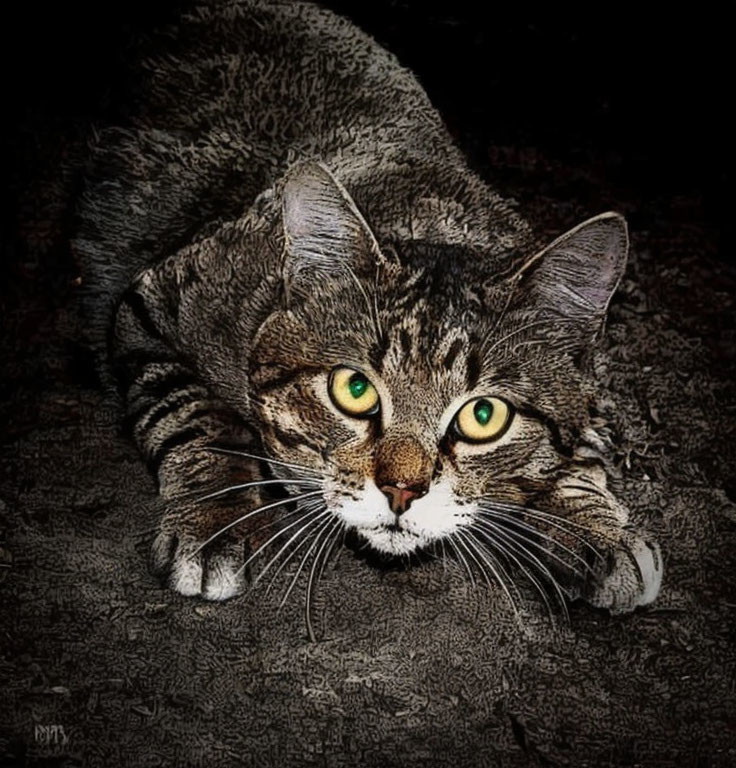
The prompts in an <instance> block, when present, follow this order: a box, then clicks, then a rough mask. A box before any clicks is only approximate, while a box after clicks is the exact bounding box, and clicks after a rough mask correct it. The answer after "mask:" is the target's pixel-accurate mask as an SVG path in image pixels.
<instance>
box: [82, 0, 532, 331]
mask: <svg viewBox="0 0 736 768" xmlns="http://www.w3.org/2000/svg"><path fill="white" fill-rule="evenodd" d="M134 48H135V50H134V53H133V55H132V56H131V64H130V71H131V75H132V77H131V88H130V100H129V104H128V107H127V112H126V114H127V117H126V118H125V119H124V120H123V121H121V122H119V123H116V124H115V125H109V126H100V127H99V129H98V131H97V137H98V138H97V141H96V142H95V144H94V147H93V151H92V153H91V160H90V163H89V168H88V171H87V178H86V186H85V193H84V196H83V200H82V204H81V206H80V228H79V232H78V236H77V238H76V241H75V249H76V251H77V254H78V256H79V261H80V264H81V266H82V269H83V275H84V281H85V288H86V296H87V300H86V304H87V308H88V314H89V316H90V320H91V329H92V335H93V336H95V335H97V336H98V337H101V335H102V334H103V333H104V331H105V329H106V326H107V324H108V323H109V318H110V314H111V311H112V307H113V306H114V303H115V299H116V297H117V296H119V295H120V293H121V292H122V290H123V289H124V288H125V286H126V285H127V284H128V283H129V282H130V280H131V279H132V277H133V276H134V275H135V274H136V273H138V272H139V271H140V270H141V269H142V268H144V267H145V266H146V265H147V264H150V263H152V262H154V261H156V260H158V259H160V258H162V257H164V256H166V255H169V254H171V253H173V252H175V251H176V250H178V249H179V248H181V247H182V246H183V245H186V244H187V243H189V242H191V241H192V240H193V239H196V238H198V237H200V236H202V234H203V233H206V232H208V231H212V229H213V228H214V227H216V226H218V225H219V224H220V223H222V222H223V221H227V220H233V219H237V218H239V217H241V216H242V215H243V214H244V212H245V211H247V210H248V208H249V207H250V206H251V204H252V203H253V201H254V200H255V199H256V197H257V196H258V195H260V194H261V193H263V192H264V190H268V189H269V188H271V187H272V185H273V184H274V182H275V181H276V180H277V179H278V178H279V177H280V176H281V175H282V174H283V173H284V171H285V170H286V168H287V167H288V166H289V165H291V164H292V163H294V162H295V161H297V160H300V159H308V158H309V159H318V160H320V161H321V162H323V163H325V164H327V165H328V166H329V167H330V168H331V169H332V170H333V172H334V173H335V174H336V175H337V176H338V178H340V180H341V181H342V182H343V183H344V184H345V186H346V187H348V188H349V190H350V192H351V194H352V195H353V197H354V199H355V200H356V201H357V202H358V204H359V206H360V207H361V208H362V209H363V210H365V212H366V215H367V216H368V217H369V220H370V222H371V224H372V225H373V226H374V231H376V234H377V235H378V236H380V235H382V234H386V235H390V236H400V237H401V236H406V237H409V236H410V237H420V238H421V237H425V238H427V237H430V238H431V237H435V236H436V234H437V233H436V232H433V231H432V230H431V227H433V226H434V222H437V221H442V222H449V224H448V227H449V229H448V231H449V230H450V229H454V230H455V232H456V235H455V237H456V238H461V237H464V235H463V233H467V232H468V230H470V231H474V232H476V233H479V235H478V236H479V238H480V240H481V241H485V240H486V239H487V233H488V232H490V231H491V228H492V227H496V228H497V230H498V237H501V238H506V239H508V237H509V235H514V234H515V233H522V234H524V233H525V224H524V223H523V222H522V221H521V220H520V219H519V218H518V217H517V216H516V215H515V214H514V213H513V212H512V211H511V210H510V209H509V208H508V206H506V204H505V202H504V201H503V200H502V199H501V198H500V197H498V196H496V195H495V194H494V193H492V192H491V191H490V190H488V188H487V187H486V186H485V185H483V184H482V183H480V182H479V180H478V179H477V177H475V176H474V175H473V174H471V173H470V172H469V171H468V169H467V167H466V165H465V163H464V161H463V159H462V157H461V155H460V153H459V152H458V151H457V150H456V148H455V147H454V146H453V143H452V141H451V140H450V137H449V135H448V134H447V132H446V130H445V128H444V125H443V123H442V121H441V119H440V117H439V115H438V114H437V112H436V111H435V110H434V109H433V107H432V105H431V103H430V102H429V99H428V98H427V96H426V94H425V93H424V91H423V89H422V88H421V86H420V85H419V83H418V82H417V80H416V79H415V77H414V76H413V75H412V74H411V73H410V72H409V71H408V70H406V69H404V68H403V67H401V66H400V64H399V63H398V61H397V60H396V59H395V57H394V56H393V55H392V54H390V53H389V52H387V51H386V50H384V49H383V48H381V47H380V46H379V45H378V44H377V43H376V42H375V41H374V40H372V39H371V38H370V37H369V36H368V35H366V34H365V33H363V32H362V31H361V30H359V29H358V28H357V27H356V26H354V25H353V24H352V23H351V22H349V21H347V20H346V19H343V18H341V17H339V16H337V15H335V14H334V13H332V12H330V11H328V10H325V9H322V8H319V7H318V6H315V5H313V4H311V3H306V2H282V1H280V0H278V1H275V2H274V1H271V2H268V1H266V0H245V2H238V3H224V2H212V3H207V4H201V5H193V6H191V7H190V9H189V10H188V11H186V12H184V13H182V14H181V15H179V16H178V17H177V18H176V20H175V21H173V22H172V23H170V24H168V25H164V26H162V27H161V28H160V29H159V30H157V31H156V32H154V33H152V34H150V35H148V36H146V37H145V38H144V39H142V40H140V41H139V42H138V44H137V45H136V46H135V47H134ZM468 222H470V226H468ZM474 222H475V223H474ZM443 226H444V224H443ZM427 227H430V229H427ZM441 234H442V236H443V237H444V233H441ZM495 236H496V235H494V237H495Z"/></svg>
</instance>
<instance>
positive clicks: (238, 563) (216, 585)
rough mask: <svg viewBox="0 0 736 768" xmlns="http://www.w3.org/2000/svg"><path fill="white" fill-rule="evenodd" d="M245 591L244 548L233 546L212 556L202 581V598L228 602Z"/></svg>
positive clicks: (208, 559) (208, 560)
mask: <svg viewBox="0 0 736 768" xmlns="http://www.w3.org/2000/svg"><path fill="white" fill-rule="evenodd" d="M244 590H245V569H244V568H243V547H242V545H237V544H232V545H230V546H228V547H227V548H225V549H223V550H221V551H219V552H216V553H214V554H212V555H210V556H209V557H208V558H207V565H206V569H205V573H204V577H203V581H202V597H204V598H205V599H206V600H228V599H230V598H231V597H236V596H237V595H239V594H241V593H242V592H243V591H244Z"/></svg>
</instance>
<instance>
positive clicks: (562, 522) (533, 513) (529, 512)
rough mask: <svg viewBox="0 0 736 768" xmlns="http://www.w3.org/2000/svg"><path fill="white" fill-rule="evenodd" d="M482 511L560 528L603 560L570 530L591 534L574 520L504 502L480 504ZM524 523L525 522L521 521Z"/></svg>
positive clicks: (591, 546) (594, 549)
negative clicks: (536, 521)
mask: <svg viewBox="0 0 736 768" xmlns="http://www.w3.org/2000/svg"><path fill="white" fill-rule="evenodd" d="M479 506H480V508H481V509H485V510H491V511H498V512H503V511H506V512H515V513H516V514H517V515H520V516H522V517H523V516H527V517H531V518H532V519H536V520H540V521H542V522H545V523H547V524H549V525H551V526H553V527H554V528H558V529H560V530H561V531H564V532H565V533H567V534H568V535H569V536H572V537H573V538H575V539H577V540H578V541H579V542H581V543H582V544H584V545H585V546H586V547H588V548H589V549H590V550H591V552H593V554H594V555H595V556H596V557H598V558H599V559H601V560H602V559H603V555H602V554H601V553H600V552H599V551H598V550H597V549H596V548H595V547H594V546H593V545H592V544H591V543H590V541H588V539H586V538H585V537H584V536H581V535H580V534H579V533H575V531H573V530H570V528H571V527H572V528H577V529H578V530H581V531H585V532H586V533H590V529H589V528H588V527H587V526H585V525H582V524H581V523H578V522H576V521H574V520H568V519H567V518H565V517H561V516H560V515H555V514H552V513H551V512H542V510H540V509H533V508H531V507H522V506H521V505H517V504H509V503H506V502H502V501H495V500H491V501H490V504H486V505H483V504H480V505H479ZM520 522H523V521H520Z"/></svg>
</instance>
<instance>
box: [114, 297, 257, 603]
mask: <svg viewBox="0 0 736 768" xmlns="http://www.w3.org/2000/svg"><path fill="white" fill-rule="evenodd" d="M155 299H156V297H155V295H154V296H152V295H151V293H150V292H149V293H146V291H145V290H144V287H143V286H140V284H139V285H133V286H132V287H131V288H130V289H129V290H128V291H127V292H126V293H125V295H124V296H123V298H122V300H121V302H120V305H119V308H118V311H117V316H116V323H115V329H114V338H113V344H112V361H113V365H114V369H115V372H116V375H117V377H118V380H119V382H120V385H121V389H122V392H123V394H124V397H125V407H126V423H127V427H128V430H129V431H130V432H131V433H132V436H133V438H134V441H135V442H136V444H137V446H138V448H139V450H140V452H141V454H142V455H143V458H144V459H145V461H146V463H147V465H148V467H149V469H150V470H151V472H152V474H153V475H154V476H155V478H156V479H157V481H158V487H159V493H160V495H161V497H163V499H165V500H166V511H165V513H164V516H163V518H162V520H161V521H160V525H159V533H158V535H157V537H156V539H155V541H154V544H153V548H152V565H153V568H154V570H155V571H156V572H157V573H158V574H159V575H161V576H163V577H164V578H166V580H167V582H168V585H169V586H170V587H171V588H172V589H174V590H176V591H177V592H180V593H182V594H185V595H200V596H202V597H204V598H207V599H211V600H224V599H227V598H229V597H232V596H234V595H236V594H238V593H239V592H241V591H242V590H243V588H244V585H245V576H244V572H243V569H242V566H243V563H244V558H245V554H246V552H247V551H248V546H249V544H250V545H252V544H253V542H252V540H251V541H248V538H249V536H251V535H252V531H253V529H254V526H253V525H248V524H247V523H246V524H245V525H244V524H240V525H238V526H234V527H232V528H229V529H227V530H226V531H225V532H224V533H223V534H222V535H220V536H218V537H217V538H216V539H215V540H213V541H212V542H211V543H209V544H207V546H205V547H203V544H204V543H205V542H207V541H208V540H209V539H210V537H213V536H214V535H215V534H216V533H217V532H218V531H220V530H221V529H223V528H225V527H226V526H228V525H229V524H230V523H231V522H232V521H233V520H235V519H237V518H238V517H239V516H241V515H243V514H246V513H247V512H249V511H251V510H254V509H257V508H258V507H260V506H262V503H263V498H262V494H261V493H260V492H259V486H258V485H253V486H251V487H249V488H246V489H243V490H241V491H239V492H237V493H235V494H232V493H224V494H222V495H220V496H215V497H213V498H210V499H207V500H205V501H201V499H202V497H203V496H206V495H208V494H210V493H213V492H217V491H220V490H222V489H224V488H227V487H229V486H232V485H242V484H245V483H258V482H259V481H260V480H262V477H261V474H260V471H259V467H258V463H257V462H254V461H252V460H248V459H246V458H242V457H234V456H230V455H227V454H221V453H215V452H212V451H211V450H209V446H211V445H212V444H213V443H215V442H223V441H224V442H238V443H241V444H242V443H243V442H244V441H249V438H251V435H250V433H249V432H248V430H247V427H246V426H245V425H244V424H242V423H239V422H238V419H237V417H236V415H235V414H234V413H232V412H230V411H228V409H226V408H224V407H223V405H222V403H220V402H219V401H218V400H217V399H216V398H215V397H213V396H212V394H211V393H210V392H209V391H208V389H207V387H205V386H204V385H203V384H202V383H201V382H200V381H199V380H198V378H197V376H196V375H195V374H194V373H193V371H192V370H190V368H189V367H188V366H187V365H186V364H185V363H184V362H183V360H182V359H181V356H179V355H177V354H176V353H175V351H174V350H173V349H172V348H171V347H170V346H169V345H168V344H167V343H166V341H165V339H164V336H163V334H162V333H161V331H160V330H159V328H160V327H161V325H162V323H161V322H157V320H158V318H159V316H160V312H159V313H157V305H156V304H155V303H154V302H155ZM251 439H252V438H251ZM266 514H268V513H266ZM254 519H257V521H258V524H259V525H263V523H264V522H266V521H265V520H264V519H263V515H256V516H255V517H254ZM248 522H250V521H248Z"/></svg>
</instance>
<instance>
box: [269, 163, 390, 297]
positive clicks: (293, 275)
mask: <svg viewBox="0 0 736 768" xmlns="http://www.w3.org/2000/svg"><path fill="white" fill-rule="evenodd" d="M282 215H283V225H284V236H285V244H286V249H285V250H286V253H285V257H284V259H285V261H284V282H285V284H286V289H287V294H288V293H297V294H302V295H305V294H308V293H309V292H310V291H311V287H313V286H314V285H316V284H317V283H318V281H320V280H322V279H325V278H328V277H330V276H333V277H334V276H335V275H336V274H339V273H340V272H341V271H342V272H343V273H347V272H349V271H352V272H353V274H354V275H355V276H356V277H367V276H371V277H373V276H375V272H376V266H377V264H379V263H380V262H381V261H382V260H383V256H382V254H381V251H380V249H379V247H378V243H377V242H376V238H375V236H374V235H373V233H372V232H371V229H370V227H369V226H368V223H367V222H366V220H365V219H364V218H363V215H362V214H361V212H360V211H359V210H358V206H357V205H356V204H355V202H354V201H353V199H352V198H351V197H350V194H349V193H348V191H347V190H346V189H345V187H344V186H343V185H342V184H341V183H340V182H339V181H338V180H337V179H336V178H335V177H334V176H333V175H332V173H331V172H330V171H329V170H328V169H327V167H326V166H324V165H322V164H321V163H316V162H307V163H301V164H300V165H298V166H296V167H294V168H293V169H292V170H291V171H290V172H289V173H288V175H287V177H286V181H285V184H284V188H283V196H282Z"/></svg>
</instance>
